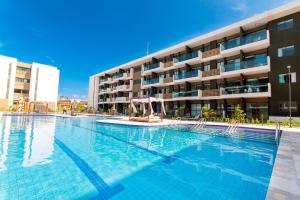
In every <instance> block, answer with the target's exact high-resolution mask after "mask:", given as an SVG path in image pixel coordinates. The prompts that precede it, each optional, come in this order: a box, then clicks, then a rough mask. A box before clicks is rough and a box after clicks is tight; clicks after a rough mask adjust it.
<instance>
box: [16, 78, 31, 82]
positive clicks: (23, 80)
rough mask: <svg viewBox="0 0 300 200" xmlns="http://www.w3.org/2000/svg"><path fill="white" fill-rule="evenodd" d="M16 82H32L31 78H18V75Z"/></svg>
mask: <svg viewBox="0 0 300 200" xmlns="http://www.w3.org/2000/svg"><path fill="white" fill-rule="evenodd" d="M16 82H18V83H30V80H29V79H26V78H18V77H16Z"/></svg>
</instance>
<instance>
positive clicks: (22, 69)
mask: <svg viewBox="0 0 300 200" xmlns="http://www.w3.org/2000/svg"><path fill="white" fill-rule="evenodd" d="M17 70H18V71H21V72H30V71H31V70H30V68H25V67H19V66H17Z"/></svg>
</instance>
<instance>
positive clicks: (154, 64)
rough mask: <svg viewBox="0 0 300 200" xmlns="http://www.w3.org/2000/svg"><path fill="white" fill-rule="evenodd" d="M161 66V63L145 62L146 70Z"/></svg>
mask: <svg viewBox="0 0 300 200" xmlns="http://www.w3.org/2000/svg"><path fill="white" fill-rule="evenodd" d="M160 66H161V63H160V62H158V63H151V64H145V65H144V71H148V70H152V69H155V68H159V67H160Z"/></svg>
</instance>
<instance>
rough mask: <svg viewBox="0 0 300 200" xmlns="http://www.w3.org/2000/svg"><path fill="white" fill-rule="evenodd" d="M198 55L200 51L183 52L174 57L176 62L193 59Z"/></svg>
mask: <svg viewBox="0 0 300 200" xmlns="http://www.w3.org/2000/svg"><path fill="white" fill-rule="evenodd" d="M196 57H198V51H193V52H191V53H186V54H182V55H180V56H177V57H175V58H174V63H178V62H182V61H185V60H189V59H193V58H196Z"/></svg>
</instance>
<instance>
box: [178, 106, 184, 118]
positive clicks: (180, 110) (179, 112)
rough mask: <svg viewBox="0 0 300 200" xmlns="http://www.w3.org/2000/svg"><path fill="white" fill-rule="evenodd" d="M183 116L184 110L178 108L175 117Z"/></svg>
mask: <svg viewBox="0 0 300 200" xmlns="http://www.w3.org/2000/svg"><path fill="white" fill-rule="evenodd" d="M183 116H184V108H178V110H177V117H183Z"/></svg>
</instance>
